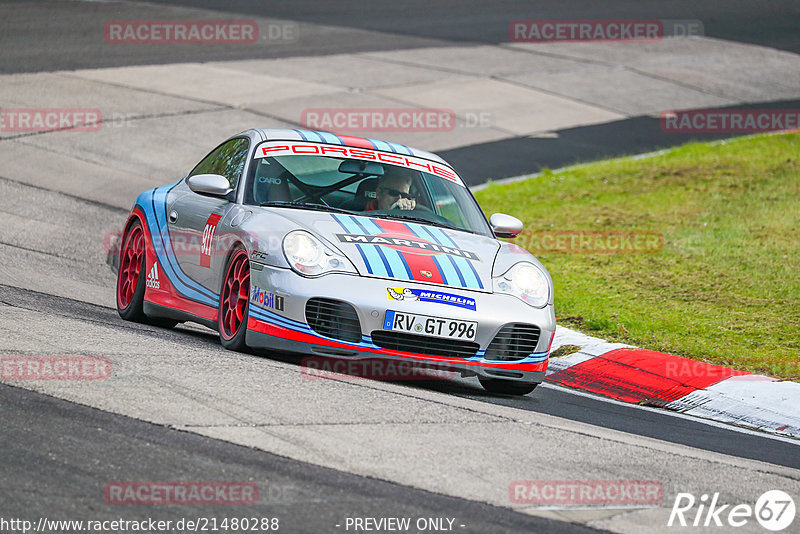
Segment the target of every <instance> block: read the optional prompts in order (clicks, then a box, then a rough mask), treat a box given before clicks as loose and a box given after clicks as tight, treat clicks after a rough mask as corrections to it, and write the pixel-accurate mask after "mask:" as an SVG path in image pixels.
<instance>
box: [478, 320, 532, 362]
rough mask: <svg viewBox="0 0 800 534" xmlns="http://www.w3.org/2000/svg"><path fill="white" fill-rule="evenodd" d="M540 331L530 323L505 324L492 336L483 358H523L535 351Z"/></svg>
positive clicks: (512, 359)
mask: <svg viewBox="0 0 800 534" xmlns="http://www.w3.org/2000/svg"><path fill="white" fill-rule="evenodd" d="M540 332H541V330H540V329H539V327H538V326H536V325H532V324H524V323H510V324H507V325H505V326H504V327H503V328H501V329H500V331H499V332H498V333H497V335H496V336H494V339H493V340H492V342H491V343H490V344H489V347H488V348H487V349H486V354H485V355H484V358H486V359H487V360H499V361H514V360H522V359H525V358H526V357H528V355H530V354H531V353H532V352H534V351H536V345H537V344H538V343H539V334H540Z"/></svg>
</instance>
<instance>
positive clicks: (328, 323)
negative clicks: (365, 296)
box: [306, 297, 361, 343]
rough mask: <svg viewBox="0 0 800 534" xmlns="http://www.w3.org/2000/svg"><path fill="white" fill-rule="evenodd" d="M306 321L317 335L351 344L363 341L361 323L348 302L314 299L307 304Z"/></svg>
mask: <svg viewBox="0 0 800 534" xmlns="http://www.w3.org/2000/svg"><path fill="white" fill-rule="evenodd" d="M306 321H307V322H308V326H310V327H311V329H312V330H313V331H314V332H316V333H317V334H319V335H321V336H325V337H331V338H334V339H338V340H341V341H348V342H350V343H358V342H360V341H361V323H359V322H358V314H357V313H356V310H355V309H354V308H353V307H352V306H351V305H350V304H348V303H347V302H343V301H341V300H334V299H324V298H319V297H314V298H312V299H309V301H308V302H307V303H306Z"/></svg>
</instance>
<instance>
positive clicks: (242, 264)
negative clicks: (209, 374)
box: [218, 247, 250, 351]
mask: <svg viewBox="0 0 800 534" xmlns="http://www.w3.org/2000/svg"><path fill="white" fill-rule="evenodd" d="M249 300H250V260H249V259H248V258H247V251H245V249H243V248H241V247H239V248H237V249H235V250H234V252H233V254H231V257H230V260H228V265H227V266H226V268H225V277H224V278H223V279H222V290H221V291H220V292H219V318H218V324H219V328H218V330H219V340H220V343H222V346H223V347H225V348H226V349H229V350H236V351H244V350H246V348H247V345H246V344H245V335H246V333H247V319H248V317H249V306H248V304H249Z"/></svg>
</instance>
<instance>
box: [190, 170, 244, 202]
mask: <svg viewBox="0 0 800 534" xmlns="http://www.w3.org/2000/svg"><path fill="white" fill-rule="evenodd" d="M186 183H187V185H188V186H189V189H191V190H192V191H194V192H195V193H197V194H199V195H209V196H212V197H223V198H226V197H227V196H228V193H230V192H231V191H233V189H231V184H230V183H229V182H228V179H227V178H225V177H224V176H220V175H219V174H195V175H194V176H191V177H189V179H188V180H187V181H186Z"/></svg>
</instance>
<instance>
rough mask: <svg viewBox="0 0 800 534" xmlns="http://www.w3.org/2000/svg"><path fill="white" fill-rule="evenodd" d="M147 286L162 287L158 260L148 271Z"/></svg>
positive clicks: (151, 287) (152, 287)
mask: <svg viewBox="0 0 800 534" xmlns="http://www.w3.org/2000/svg"><path fill="white" fill-rule="evenodd" d="M146 285H147V287H149V288H150V289H160V288H161V282H159V281H158V262H155V263H154V264H153V268H152V269H150V272H149V273H147V282H146Z"/></svg>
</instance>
